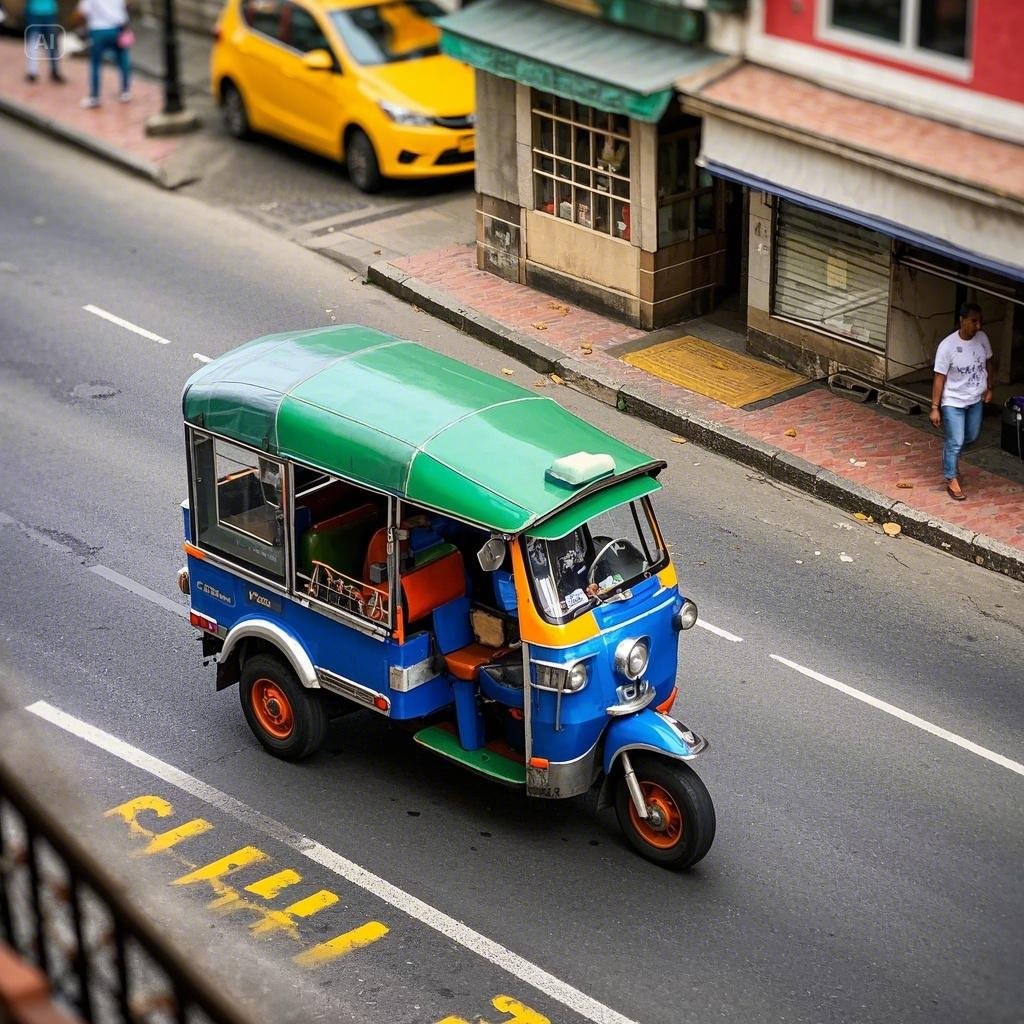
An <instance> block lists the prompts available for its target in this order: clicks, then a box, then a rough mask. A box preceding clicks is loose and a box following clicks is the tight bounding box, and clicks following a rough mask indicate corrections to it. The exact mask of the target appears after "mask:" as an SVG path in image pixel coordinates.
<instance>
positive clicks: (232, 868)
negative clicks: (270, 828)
mask: <svg viewBox="0 0 1024 1024" xmlns="http://www.w3.org/2000/svg"><path fill="white" fill-rule="evenodd" d="M269 859H270V858H269V857H268V856H267V855H266V854H265V853H264V852H263V851H262V850H257V849H256V847H255V846H243V847H242V848H241V849H240V850H235V852H234V853H229V854H228V855H227V856H226V857H221V858H220V860H215V861H212V862H211V863H209V864H204V865H203V866H202V867H201V868H196V869H195V871H190V872H189V873H188V874H187V875H182V876H181V877H180V878H176V879H175V880H174V881H173V882H172V883H171V885H192V884H194V883H195V882H217V881H220V879H222V878H225V877H226V876H227V875H231V874H234V872H236V871H240V870H241V869H242V868H245V867H248V866H249V865H250V864H258V863H260V861H264V860H269Z"/></svg>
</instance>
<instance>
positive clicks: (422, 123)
mask: <svg viewBox="0 0 1024 1024" xmlns="http://www.w3.org/2000/svg"><path fill="white" fill-rule="evenodd" d="M377 106H379V107H380V109H381V110H383V111H384V113H385V114H387V115H388V117H390V118H391V120H392V121H394V122H395V124H405V125H415V126H417V127H419V128H425V127H428V126H429V125H432V124H433V123H434V119H433V118H432V117H428V116H427V115H426V114H418V113H417V112H416V111H415V110H409V109H408V107H402V106H399V105H398V104H397V103H391V102H389V101H388V100H380V101H379V102H378V104H377Z"/></svg>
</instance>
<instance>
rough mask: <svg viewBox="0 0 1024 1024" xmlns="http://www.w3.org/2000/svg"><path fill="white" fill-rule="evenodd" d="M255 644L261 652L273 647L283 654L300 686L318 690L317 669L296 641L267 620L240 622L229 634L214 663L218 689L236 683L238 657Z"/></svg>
mask: <svg viewBox="0 0 1024 1024" xmlns="http://www.w3.org/2000/svg"><path fill="white" fill-rule="evenodd" d="M247 641H255V642H256V643H257V645H258V646H259V647H260V648H261V649H267V648H268V647H269V648H272V649H274V650H276V651H277V652H278V653H279V654H281V655H283V656H284V658H285V660H286V661H287V662H288V664H289V665H290V666H291V669H292V671H293V672H294V673H295V675H296V676H297V677H298V680H299V682H300V683H302V685H303V686H305V687H308V688H310V689H319V688H320V682H319V680H318V679H317V675H316V669H315V668H314V667H313V662H312V660H311V659H310V657H309V655H308V654H307V653H306V649H305V647H303V646H302V644H301V643H300V642H299V640H298V638H297V637H296V636H295V635H294V634H293V633H290V632H289V631H288V630H287V629H284V628H283V627H282V626H280V625H279V624H278V623H276V622H271V621H270V620H268V619H243V620H242V621H241V622H238V623H236V624H235V625H234V626H232V627H231V629H230V630H229V631H228V635H227V636H226V637H225V639H224V646H223V648H221V652H220V657H219V658H218V660H217V689H218V690H223V689H224V688H225V687H228V686H232V685H234V684H235V683H237V682H238V680H239V676H240V675H241V661H240V658H239V655H240V654H242V653H243V652H244V651H245V648H246V647H247V646H249V644H248V643H247Z"/></svg>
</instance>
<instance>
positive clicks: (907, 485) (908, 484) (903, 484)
mask: <svg viewBox="0 0 1024 1024" xmlns="http://www.w3.org/2000/svg"><path fill="white" fill-rule="evenodd" d="M896 486H897V487H904V488H907V489H908V490H909V489H910V488H911V487H913V486H914V485H913V484H912V483H911V482H910V481H909V480H897V481H896Z"/></svg>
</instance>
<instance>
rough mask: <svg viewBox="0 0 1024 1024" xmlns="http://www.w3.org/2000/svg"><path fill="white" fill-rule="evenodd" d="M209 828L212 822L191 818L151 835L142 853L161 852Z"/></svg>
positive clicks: (146, 854) (145, 854)
mask: <svg viewBox="0 0 1024 1024" xmlns="http://www.w3.org/2000/svg"><path fill="white" fill-rule="evenodd" d="M211 828H213V823H212V822H209V821H207V820H206V819H205V818H193V819H192V820H191V821H186V822H185V824H184V825H179V826H178V827H177V828H170V829H168V830H167V831H166V832H161V833H160V834H159V835H155V836H153V838H152V839H151V840H150V841H149V843H148V844H147V845H146V848H145V849H144V850H143V851H142V853H143V855H144V856H148V855H149V854H153V853H163V852H164V851H165V850H169V849H170V848H171V847H172V846H177V845H178V843H180V842H182V841H184V840H185V839H191V838H192V837H193V836H201V835H202V834H203V833H204V832H209V831H210V829H211Z"/></svg>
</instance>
